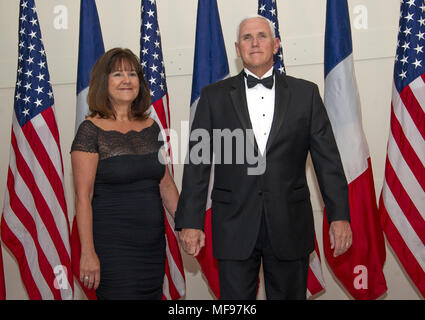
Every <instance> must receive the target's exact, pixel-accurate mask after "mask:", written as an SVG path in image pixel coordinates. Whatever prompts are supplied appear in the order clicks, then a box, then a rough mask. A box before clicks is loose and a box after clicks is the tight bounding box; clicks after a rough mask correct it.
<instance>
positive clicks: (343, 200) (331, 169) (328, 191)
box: [310, 85, 350, 223]
mask: <svg viewBox="0 0 425 320" xmlns="http://www.w3.org/2000/svg"><path fill="white" fill-rule="evenodd" d="M310 120H311V122H310V155H311V159H312V161H313V166H314V170H315V173H316V177H317V181H318V183H319V187H320V192H321V194H322V198H323V201H324V203H325V207H326V215H327V218H328V221H329V223H331V222H332V221H335V220H348V221H350V206H349V200H348V186H347V179H346V177H345V173H344V169H343V166H342V162H341V157H340V154H339V151H338V147H337V144H336V141H335V137H334V134H333V131H332V126H331V123H330V121H329V118H328V115H327V113H326V109H325V106H324V105H323V102H322V99H321V97H320V94H319V90H318V88H317V86H316V85H314V88H313V94H312V109H311V119H310Z"/></svg>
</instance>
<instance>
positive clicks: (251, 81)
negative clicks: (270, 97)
mask: <svg viewBox="0 0 425 320" xmlns="http://www.w3.org/2000/svg"><path fill="white" fill-rule="evenodd" d="M245 76H246V80H247V85H248V88H249V89H251V88H253V87H255V86H256V85H257V84H259V83H261V84H262V85H263V86H265V87H266V88H267V89H271V88H273V75H271V76H270V77H267V78H263V79H258V78H256V77H253V76H251V75H246V74H245Z"/></svg>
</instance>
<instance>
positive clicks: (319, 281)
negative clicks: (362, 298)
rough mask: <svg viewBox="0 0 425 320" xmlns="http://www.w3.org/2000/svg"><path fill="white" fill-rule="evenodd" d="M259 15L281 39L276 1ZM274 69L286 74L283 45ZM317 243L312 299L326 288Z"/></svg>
mask: <svg viewBox="0 0 425 320" xmlns="http://www.w3.org/2000/svg"><path fill="white" fill-rule="evenodd" d="M258 14H259V15H261V16H263V17H265V18H267V19H269V20H270V21H271V22H272V23H273V25H274V28H275V36H276V38H279V39H280V34H279V21H278V16H277V7H276V0H258ZM274 69H275V70H276V71H278V72H279V73H280V74H286V69H285V63H284V61H283V52H282V44H281V45H280V47H279V51H278V52H277V53H276V54H275V56H274ZM315 243H316V246H315V250H314V251H313V252H312V253H311V254H310V265H309V269H308V281H307V297H312V296H313V295H315V294H317V293H319V292H321V291H322V290H324V288H325V282H324V280H323V274H322V265H321V262H320V252H319V248H318V246H317V240H316V239H315Z"/></svg>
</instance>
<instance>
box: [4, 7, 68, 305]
mask: <svg viewBox="0 0 425 320" xmlns="http://www.w3.org/2000/svg"><path fill="white" fill-rule="evenodd" d="M18 42H19V47H18V70H17V81H16V89H15V97H14V98H15V99H14V100H15V101H14V112H13V118H12V134H11V141H12V142H11V143H12V145H11V149H10V162H9V170H8V176H7V189H6V194H5V200H4V209H3V216H2V221H1V237H2V240H3V242H4V243H5V244H6V246H7V247H8V248H9V250H10V251H11V252H12V254H13V255H14V256H15V257H16V260H17V261H18V264H19V268H20V272H21V277H22V281H23V283H24V285H25V288H26V290H27V293H28V296H29V298H30V299H72V295H73V277H72V272H71V257H70V256H71V252H70V245H69V222H68V216H67V207H66V202H65V194H64V188H63V179H64V178H63V165H62V155H61V149H60V143H59V132H58V127H57V124H56V120H55V113H54V108H53V105H54V100H53V93H52V86H51V84H50V81H49V80H50V78H49V72H48V69H47V60H46V52H45V50H44V46H43V43H42V41H41V32H40V25H39V20H38V17H37V12H36V8H35V4H34V0H25V1H24V0H21V1H20V11H19V41H18Z"/></svg>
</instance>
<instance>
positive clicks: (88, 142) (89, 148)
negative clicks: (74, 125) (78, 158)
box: [71, 120, 99, 153]
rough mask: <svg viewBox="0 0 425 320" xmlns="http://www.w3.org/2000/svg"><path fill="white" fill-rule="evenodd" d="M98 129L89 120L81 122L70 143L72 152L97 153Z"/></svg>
mask: <svg viewBox="0 0 425 320" xmlns="http://www.w3.org/2000/svg"><path fill="white" fill-rule="evenodd" d="M97 136H98V129H97V127H96V126H95V125H94V124H93V123H92V122H91V121H89V120H85V121H83V122H82V123H81V124H80V126H79V127H78V130H77V134H76V135H75V138H74V141H73V142H72V146H71V152H72V151H84V152H91V153H99V145H98V137H97Z"/></svg>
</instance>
